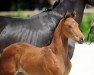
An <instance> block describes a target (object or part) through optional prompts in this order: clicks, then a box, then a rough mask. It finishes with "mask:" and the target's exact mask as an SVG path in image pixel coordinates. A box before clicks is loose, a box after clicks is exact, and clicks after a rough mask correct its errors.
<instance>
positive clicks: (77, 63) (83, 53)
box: [69, 43, 94, 75]
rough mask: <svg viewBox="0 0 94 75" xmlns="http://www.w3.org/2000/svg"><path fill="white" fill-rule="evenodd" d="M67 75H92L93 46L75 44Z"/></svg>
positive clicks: (93, 61)
mask: <svg viewBox="0 0 94 75" xmlns="http://www.w3.org/2000/svg"><path fill="white" fill-rule="evenodd" d="M71 62H72V68H71V71H70V74H69V75H94V44H90V45H89V44H85V43H84V44H76V47H75V52H74V55H73V58H72V60H71Z"/></svg>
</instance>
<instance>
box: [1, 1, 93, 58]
mask: <svg viewBox="0 0 94 75" xmlns="http://www.w3.org/2000/svg"><path fill="white" fill-rule="evenodd" d="M87 3H88V4H90V5H94V1H93V0H63V1H62V0H61V1H60V3H58V5H56V7H55V8H53V9H51V10H50V11H49V10H47V11H44V12H42V13H40V14H38V15H35V16H33V17H32V18H28V19H23V18H11V17H4V16H1V17H0V51H1V52H2V49H3V48H5V47H6V46H8V45H10V44H12V43H15V42H26V43H30V44H33V45H36V46H39V47H42V46H46V45H48V44H50V42H51V40H52V37H53V32H54V30H55V28H56V25H57V23H58V22H59V20H60V19H61V17H62V16H64V13H65V12H66V11H67V10H68V11H70V12H72V11H73V9H74V10H75V11H76V15H77V17H76V19H75V20H76V21H77V22H78V23H79V24H80V23H81V20H82V16H83V11H84V8H85V5H86V4H87ZM69 47H71V49H70V48H69V49H70V50H69V56H70V58H71V57H72V54H73V50H74V45H73V44H71V45H69Z"/></svg>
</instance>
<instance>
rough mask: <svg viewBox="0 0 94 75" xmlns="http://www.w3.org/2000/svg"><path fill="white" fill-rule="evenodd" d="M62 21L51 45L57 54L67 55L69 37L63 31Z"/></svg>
mask: <svg viewBox="0 0 94 75" xmlns="http://www.w3.org/2000/svg"><path fill="white" fill-rule="evenodd" d="M62 25H63V24H61V21H60V23H59V25H58V26H57V28H56V30H55V32H54V36H53V39H52V43H51V45H50V47H51V48H52V51H53V52H54V53H55V54H58V55H60V56H63V57H65V56H66V55H65V54H67V50H68V49H67V48H68V47H67V46H68V38H66V36H65V35H64V34H63V33H62Z"/></svg>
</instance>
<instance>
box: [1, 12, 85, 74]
mask: <svg viewBox="0 0 94 75" xmlns="http://www.w3.org/2000/svg"><path fill="white" fill-rule="evenodd" d="M73 17H74V14H73V13H72V14H69V13H68V12H67V13H66V14H65V16H64V18H63V19H61V20H60V22H59V24H58V25H57V28H56V30H55V32H54V36H53V39H52V42H51V44H50V45H49V46H47V47H42V48H39V47H35V46H33V45H30V44H26V43H15V44H12V45H10V46H8V47H7V48H5V49H4V51H3V53H2V55H1V57H0V75H15V74H16V72H17V71H22V72H23V73H24V74H25V75H68V73H69V71H70V69H71V62H70V59H69V57H68V38H71V39H73V40H75V41H78V42H80V43H81V42H82V41H83V39H84V36H83V34H82V33H81V31H80V30H79V27H78V23H77V22H76V21H75V20H74V19H73Z"/></svg>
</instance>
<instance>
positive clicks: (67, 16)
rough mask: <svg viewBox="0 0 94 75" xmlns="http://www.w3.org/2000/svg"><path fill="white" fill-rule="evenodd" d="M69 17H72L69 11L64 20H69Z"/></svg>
mask: <svg viewBox="0 0 94 75" xmlns="http://www.w3.org/2000/svg"><path fill="white" fill-rule="evenodd" d="M69 17H71V14H70V13H69V12H68V11H67V12H66V13H65V15H64V19H67V18H69Z"/></svg>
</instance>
